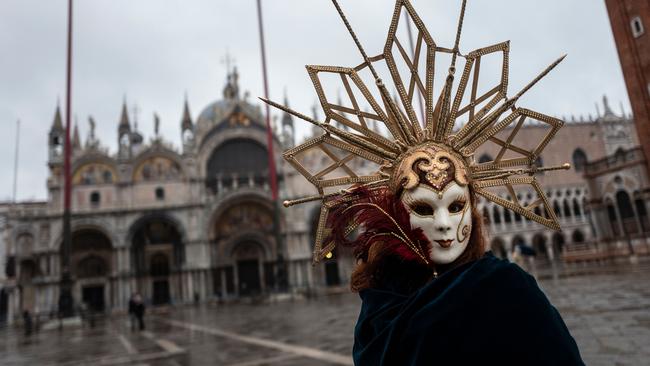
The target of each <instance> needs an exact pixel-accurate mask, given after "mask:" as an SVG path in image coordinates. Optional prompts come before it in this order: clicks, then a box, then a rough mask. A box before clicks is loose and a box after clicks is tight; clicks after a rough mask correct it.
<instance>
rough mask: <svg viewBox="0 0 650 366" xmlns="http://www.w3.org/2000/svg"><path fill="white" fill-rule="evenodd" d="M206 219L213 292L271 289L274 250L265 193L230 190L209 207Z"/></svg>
mask: <svg viewBox="0 0 650 366" xmlns="http://www.w3.org/2000/svg"><path fill="white" fill-rule="evenodd" d="M209 222H210V227H209V228H208V237H209V238H210V243H211V262H212V281H213V292H214V294H215V296H217V297H232V296H249V295H256V294H260V293H264V292H268V291H271V290H273V289H274V288H275V287H276V275H277V273H276V272H277V267H276V262H277V257H278V251H277V248H276V243H275V238H274V232H273V205H272V202H271V201H270V200H269V199H268V197H267V196H266V195H264V194H262V193H259V192H254V191H239V192H236V193H233V194H230V195H228V196H227V197H226V199H225V200H224V201H222V202H220V204H218V205H217V207H215V208H214V209H213V213H212V215H211V219H210V221H209Z"/></svg>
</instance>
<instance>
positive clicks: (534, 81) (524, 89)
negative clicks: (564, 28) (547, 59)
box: [512, 54, 567, 100]
mask: <svg viewBox="0 0 650 366" xmlns="http://www.w3.org/2000/svg"><path fill="white" fill-rule="evenodd" d="M566 56H567V55H566V54H565V55H563V56H561V57H560V58H558V59H557V60H555V61H554V62H553V63H552V64H550V65H548V66H547V67H546V69H544V71H542V72H541V73H540V74H539V75H537V77H536V78H535V79H533V81H531V82H530V83H528V85H526V86H525V87H524V88H523V89H521V90H520V91H519V93H517V94H516V95H515V96H514V97H513V98H512V99H514V100H517V99H519V98H521V96H522V95H524V94H525V93H526V92H527V91H528V90H530V88H532V87H533V86H535V84H537V83H538V82H539V81H540V80H542V79H543V78H544V77H545V76H546V75H548V73H549V72H551V70H553V69H554V68H555V67H556V66H557V65H559V64H560V62H562V61H564V59H565V58H566Z"/></svg>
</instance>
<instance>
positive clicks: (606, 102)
mask: <svg viewBox="0 0 650 366" xmlns="http://www.w3.org/2000/svg"><path fill="white" fill-rule="evenodd" d="M603 107H604V108H605V116H613V115H614V112H613V111H612V108H611V107H610V106H609V99H608V98H607V95H603Z"/></svg>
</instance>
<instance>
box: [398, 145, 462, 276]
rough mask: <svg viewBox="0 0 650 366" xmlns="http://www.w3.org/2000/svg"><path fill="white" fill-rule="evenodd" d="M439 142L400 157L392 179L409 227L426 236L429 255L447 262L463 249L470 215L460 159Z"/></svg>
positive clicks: (439, 262) (435, 260) (437, 262)
mask: <svg viewBox="0 0 650 366" xmlns="http://www.w3.org/2000/svg"><path fill="white" fill-rule="evenodd" d="M450 150H451V149H448V148H446V146H444V145H441V144H429V145H428V146H425V147H422V148H419V149H416V150H414V151H412V152H411V154H409V156H408V157H407V158H405V159H403V160H402V162H401V163H400V165H399V169H398V170H397V171H396V179H397V180H398V181H399V182H400V184H401V185H402V187H403V189H404V190H403V192H402V195H401V201H402V203H403V204H404V206H405V207H406V209H407V210H408V211H409V216H410V222H411V227H413V228H418V227H419V228H421V229H422V231H423V232H424V235H425V236H426V237H427V239H429V242H430V244H431V247H430V249H429V258H430V259H431V260H432V261H433V263H434V264H448V263H451V262H453V261H454V260H456V258H458V257H459V256H460V255H461V254H463V252H464V251H465V248H467V244H468V242H469V236H470V232H471V230H472V215H471V209H472V208H471V207H470V206H471V202H470V193H469V188H468V180H467V172H466V169H465V165H464V163H463V162H462V159H461V158H459V157H457V156H455V155H454V154H453V153H452V152H451V151H450Z"/></svg>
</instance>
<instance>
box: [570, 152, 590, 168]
mask: <svg viewBox="0 0 650 366" xmlns="http://www.w3.org/2000/svg"><path fill="white" fill-rule="evenodd" d="M572 158H573V159H572V160H573V169H575V170H576V172H582V171H584V169H585V165H587V154H585V152H584V151H583V150H582V149H580V148H578V149H575V150H574V151H573V157H572Z"/></svg>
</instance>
